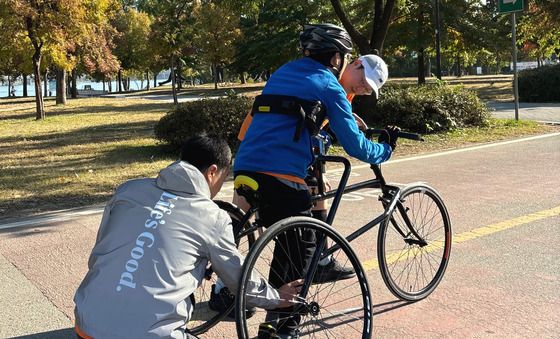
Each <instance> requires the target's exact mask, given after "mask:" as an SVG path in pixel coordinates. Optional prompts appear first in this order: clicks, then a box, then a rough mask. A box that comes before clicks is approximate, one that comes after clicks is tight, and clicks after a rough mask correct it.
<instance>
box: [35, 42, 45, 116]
mask: <svg viewBox="0 0 560 339" xmlns="http://www.w3.org/2000/svg"><path fill="white" fill-rule="evenodd" d="M33 76H34V79H33V80H34V81H33V82H34V83H35V106H36V107H37V113H36V115H35V119H36V120H43V119H45V105H44V103H43V94H42V93H41V51H40V49H39V50H37V48H36V49H35V53H33Z"/></svg>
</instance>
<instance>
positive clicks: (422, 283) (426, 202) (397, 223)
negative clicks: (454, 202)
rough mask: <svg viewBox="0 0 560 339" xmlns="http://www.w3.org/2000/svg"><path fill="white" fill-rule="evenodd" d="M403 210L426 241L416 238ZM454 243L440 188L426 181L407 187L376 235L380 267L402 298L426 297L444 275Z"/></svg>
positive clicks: (392, 288)
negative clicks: (407, 224) (401, 232)
mask: <svg viewBox="0 0 560 339" xmlns="http://www.w3.org/2000/svg"><path fill="white" fill-rule="evenodd" d="M403 213H404V214H406V215H407V217H408V219H409V220H410V221H411V222H412V224H414V226H415V227H414V228H413V229H414V230H415V232H416V233H417V234H418V235H419V236H420V237H421V238H422V239H423V240H425V243H418V242H417V241H415V239H416V236H415V235H414V233H413V232H412V231H411V230H410V229H409V228H408V227H407V226H406V223H405V219H404V217H403ZM393 222H394V223H393ZM397 227H398V228H400V229H401V230H402V231H403V233H406V237H403V236H402V235H401V234H400V233H399V232H398V231H397ZM451 243H452V233H451V221H450V219H449V214H448V212H447V208H446V207H445V204H444V203H443V200H442V199H441V197H440V196H439V194H438V193H437V191H436V190H435V189H433V188H432V187H430V186H428V185H425V184H414V185H411V186H408V187H405V188H404V189H403V190H402V191H401V196H400V198H399V202H398V203H397V204H396V207H395V208H394V210H393V211H392V213H391V216H390V218H386V219H385V220H384V221H383V222H382V223H381V226H380V228H379V234H378V237H377V257H378V261H379V268H380V271H381V276H382V277H383V281H384V282H385V285H386V286H387V288H388V289H389V290H390V291H391V292H392V293H393V294H394V295H395V296H396V297H398V298H399V299H402V300H406V301H418V300H421V299H424V298H426V297H427V296H428V295H430V293H432V292H433V291H434V290H435V288H436V287H437V285H438V284H439V283H440V281H441V280H442V278H443V275H444V273H445V269H446V268H447V264H448V262H449V255H450V252H451ZM424 264H426V265H427V266H428V267H427V269H425V268H424Z"/></svg>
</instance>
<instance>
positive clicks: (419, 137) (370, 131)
mask: <svg viewBox="0 0 560 339" xmlns="http://www.w3.org/2000/svg"><path fill="white" fill-rule="evenodd" d="M383 131H384V130H383V129H375V128H368V129H367V130H365V132H364V133H365V135H366V137H367V138H368V139H371V136H372V135H379V134H382V133H383ZM399 138H404V139H410V140H418V141H424V138H422V135H420V134H416V133H410V132H399Z"/></svg>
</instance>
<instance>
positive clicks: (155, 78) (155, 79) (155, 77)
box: [154, 72, 159, 88]
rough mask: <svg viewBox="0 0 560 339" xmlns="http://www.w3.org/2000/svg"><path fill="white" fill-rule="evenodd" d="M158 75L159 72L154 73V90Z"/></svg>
mask: <svg viewBox="0 0 560 339" xmlns="http://www.w3.org/2000/svg"><path fill="white" fill-rule="evenodd" d="M158 73H159V72H155V73H154V88H156V87H157V75H158Z"/></svg>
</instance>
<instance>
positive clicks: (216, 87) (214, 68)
mask: <svg viewBox="0 0 560 339" xmlns="http://www.w3.org/2000/svg"><path fill="white" fill-rule="evenodd" d="M217 68H218V66H217V65H216V63H215V62H213V63H212V73H214V89H218V69H217Z"/></svg>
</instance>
